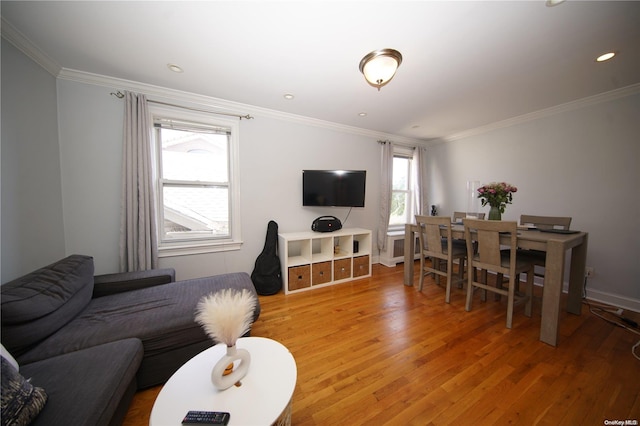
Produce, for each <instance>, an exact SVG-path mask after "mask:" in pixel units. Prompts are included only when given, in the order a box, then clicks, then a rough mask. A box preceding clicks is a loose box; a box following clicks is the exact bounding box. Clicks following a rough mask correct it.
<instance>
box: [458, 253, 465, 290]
mask: <svg viewBox="0 0 640 426" xmlns="http://www.w3.org/2000/svg"><path fill="white" fill-rule="evenodd" d="M464 261H465V259H464V257H463V258H460V261H459V263H458V288H462V283H463V280H464Z"/></svg>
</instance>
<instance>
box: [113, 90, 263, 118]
mask: <svg viewBox="0 0 640 426" xmlns="http://www.w3.org/2000/svg"><path fill="white" fill-rule="evenodd" d="M110 94H111V95H112V96H115V97H116V98H118V99H122V98H124V93H122V92H121V91H120V90H118V91H117V92H111V93H110ZM147 102H150V103H152V104H158V105H166V106H171V107H176V108H183V109H188V110H190V111H196V112H204V113H207V114H219V115H227V116H230V117H238V118H239V119H240V120H242V119H243V118H244V119H245V120H251V119H253V117H252V116H251V115H249V114H245V115H242V114H234V113H231V112H219V111H210V110H206V109H199V108H192V107H186V106H182V105H175V104H170V103H167V102H161V101H154V100H151V99H147Z"/></svg>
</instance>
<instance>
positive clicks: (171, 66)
mask: <svg viewBox="0 0 640 426" xmlns="http://www.w3.org/2000/svg"><path fill="white" fill-rule="evenodd" d="M167 68H169V69H170V70H171V71H173V72H177V73H181V72H183V71H182V68H180V66H179V65H176V64H167Z"/></svg>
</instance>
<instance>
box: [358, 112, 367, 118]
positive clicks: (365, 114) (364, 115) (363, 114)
mask: <svg viewBox="0 0 640 426" xmlns="http://www.w3.org/2000/svg"><path fill="white" fill-rule="evenodd" d="M358 115H359V116H360V117H366V116H367V113H366V112H361V113H360V114H358Z"/></svg>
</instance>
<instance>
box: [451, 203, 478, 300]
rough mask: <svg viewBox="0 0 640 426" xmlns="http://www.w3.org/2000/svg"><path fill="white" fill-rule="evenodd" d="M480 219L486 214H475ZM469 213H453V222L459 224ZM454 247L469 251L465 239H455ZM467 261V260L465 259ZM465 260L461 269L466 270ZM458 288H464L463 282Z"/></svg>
mask: <svg viewBox="0 0 640 426" xmlns="http://www.w3.org/2000/svg"><path fill="white" fill-rule="evenodd" d="M474 214H475V215H476V217H477V218H478V219H484V215H485V213H474ZM466 217H467V212H453V222H454V223H457V224H459V223H460V222H462V220H463V219H466ZM453 245H454V246H458V247H462V249H463V250H465V251H466V250H467V243H466V241H465V240H464V239H459V238H455V239H454V240H453ZM465 259H466V258H465ZM465 259H462V260H460V267H461V268H464V261H465ZM458 288H462V282H460V283H459V284H458Z"/></svg>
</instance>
